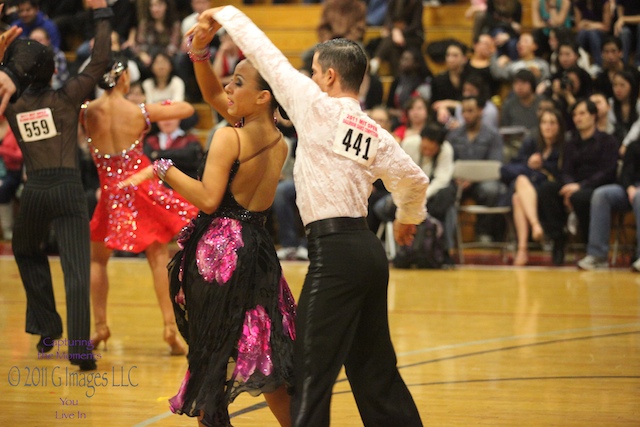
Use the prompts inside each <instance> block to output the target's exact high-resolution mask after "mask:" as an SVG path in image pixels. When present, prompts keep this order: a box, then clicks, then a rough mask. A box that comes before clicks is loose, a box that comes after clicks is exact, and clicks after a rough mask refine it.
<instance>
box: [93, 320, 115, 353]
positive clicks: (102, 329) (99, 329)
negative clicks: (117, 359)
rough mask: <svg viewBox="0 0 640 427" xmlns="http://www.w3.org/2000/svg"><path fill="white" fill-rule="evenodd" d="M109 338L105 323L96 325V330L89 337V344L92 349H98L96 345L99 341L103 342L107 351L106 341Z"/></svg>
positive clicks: (109, 334)
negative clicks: (91, 345)
mask: <svg viewBox="0 0 640 427" xmlns="http://www.w3.org/2000/svg"><path fill="white" fill-rule="evenodd" d="M110 336H111V331H110V330H109V327H108V326H107V324H106V322H100V323H96V330H95V332H94V333H93V335H91V343H92V344H93V348H98V344H100V342H101V341H104V349H105V350H106V349H107V340H108V339H109V337H110Z"/></svg>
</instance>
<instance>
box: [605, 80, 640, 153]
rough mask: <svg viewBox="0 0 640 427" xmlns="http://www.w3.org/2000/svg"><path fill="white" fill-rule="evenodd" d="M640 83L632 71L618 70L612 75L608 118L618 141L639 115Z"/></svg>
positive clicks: (622, 138) (623, 137) (624, 136)
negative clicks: (639, 97)
mask: <svg viewBox="0 0 640 427" xmlns="http://www.w3.org/2000/svg"><path fill="white" fill-rule="evenodd" d="M639 94H640V84H638V81H637V80H636V78H635V76H634V75H633V74H632V73H629V72H627V71H620V72H618V73H616V75H615V76H614V77H613V98H611V100H610V104H611V110H610V111H609V120H610V121H611V122H612V123H613V125H614V127H615V133H614V135H615V137H616V139H617V140H618V142H620V141H622V140H624V139H625V138H626V137H627V134H628V133H629V131H630V130H631V127H632V126H633V124H634V123H635V122H636V121H637V120H638V118H639V117H640V100H639V99H638V95H639Z"/></svg>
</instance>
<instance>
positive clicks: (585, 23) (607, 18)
mask: <svg viewBox="0 0 640 427" xmlns="http://www.w3.org/2000/svg"><path fill="white" fill-rule="evenodd" d="M573 19H574V22H575V23H576V24H575V30H576V31H577V32H578V44H579V45H580V46H581V47H582V48H584V49H588V50H589V52H590V53H591V58H592V59H593V62H594V63H596V64H598V65H602V56H601V54H600V53H601V52H602V41H603V40H604V38H605V37H606V36H607V34H609V31H611V3H610V2H609V0H600V1H593V0H574V4H573Z"/></svg>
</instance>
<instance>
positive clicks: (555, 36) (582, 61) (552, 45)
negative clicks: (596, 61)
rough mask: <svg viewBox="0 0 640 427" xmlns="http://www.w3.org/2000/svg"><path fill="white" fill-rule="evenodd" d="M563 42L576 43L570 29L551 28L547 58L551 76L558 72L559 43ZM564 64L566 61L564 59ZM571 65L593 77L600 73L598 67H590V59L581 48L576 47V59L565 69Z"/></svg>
mask: <svg viewBox="0 0 640 427" xmlns="http://www.w3.org/2000/svg"><path fill="white" fill-rule="evenodd" d="M564 41H570V42H574V43H577V41H576V37H575V34H574V33H573V31H572V30H571V28H567V27H553V28H551V30H549V49H551V56H550V57H549V69H550V70H551V74H552V75H553V74H556V73H557V72H558V53H559V49H560V43H562V42H564ZM565 62H566V59H565ZM571 65H578V66H579V67H580V68H582V69H583V70H586V71H587V72H589V74H590V75H592V76H593V77H595V76H596V75H597V74H598V72H600V67H599V66H598V65H594V66H592V65H591V57H590V56H589V54H588V53H587V52H586V51H585V50H584V49H583V48H581V47H578V59H577V61H576V63H575V64H569V65H567V66H566V67H565V68H569V66H571Z"/></svg>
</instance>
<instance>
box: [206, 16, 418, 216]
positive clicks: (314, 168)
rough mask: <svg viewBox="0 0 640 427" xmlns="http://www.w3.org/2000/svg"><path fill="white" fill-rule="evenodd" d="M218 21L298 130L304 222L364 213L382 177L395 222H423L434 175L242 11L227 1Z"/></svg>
mask: <svg viewBox="0 0 640 427" xmlns="http://www.w3.org/2000/svg"><path fill="white" fill-rule="evenodd" d="M215 19H216V20H217V21H218V22H219V23H220V24H221V25H222V26H223V27H224V29H225V30H226V31H227V32H228V33H229V34H230V35H231V37H232V38H233V40H234V41H235V42H236V44H237V45H238V47H239V48H240V49H241V50H242V52H243V53H244V54H245V56H246V57H247V58H248V59H249V60H250V61H251V63H252V64H253V65H254V66H255V67H256V68H257V70H258V71H259V72H260V74H261V75H262V77H263V78H264V79H265V80H266V81H267V82H268V83H269V85H270V86H271V88H272V89H273V92H274V94H275V96H276V99H277V100H278V102H279V103H280V105H282V107H283V108H284V109H285V111H286V112H287V114H288V115H289V118H290V119H291V121H292V122H293V124H294V126H295V128H296V131H297V133H298V147H297V150H296V162H295V166H294V181H295V185H296V194H297V198H296V202H297V205H298V209H299V210H300V216H301V218H302V221H303V223H304V224H305V225H306V224H309V223H311V222H313V221H317V220H321V219H327V218H335V217H366V216H367V201H368V198H369V194H370V193H371V189H372V184H373V182H374V181H375V180H376V179H378V178H381V179H382V181H383V182H384V185H385V187H386V188H387V189H388V190H389V191H390V192H391V193H392V195H393V200H394V202H395V204H396V206H398V210H397V212H396V218H397V219H398V221H400V222H402V223H405V224H419V223H421V222H422V221H423V220H424V218H425V216H426V209H425V200H426V192H427V186H428V183H429V178H427V176H426V175H425V174H424V172H423V171H422V170H421V169H420V168H419V167H418V166H417V165H416V164H415V163H414V162H413V161H412V160H411V158H410V157H409V156H408V155H407V154H406V153H405V152H404V151H403V150H402V148H401V147H400V145H399V144H398V143H397V142H396V140H395V139H394V138H393V137H392V136H391V135H390V134H389V133H388V132H387V131H385V130H383V129H382V128H380V126H378V125H377V124H376V123H375V122H374V121H373V120H372V119H370V118H369V117H368V116H367V115H366V114H365V113H364V112H363V111H362V109H361V108H360V104H359V102H358V101H357V100H356V99H353V98H348V97H345V98H335V97H329V96H328V95H327V94H326V93H324V92H323V91H322V90H321V89H320V88H319V86H318V85H317V84H316V83H314V82H313V80H311V79H310V78H308V77H306V76H304V75H303V74H301V73H299V72H298V70H296V69H295V68H294V67H293V66H292V65H291V64H290V63H289V61H287V58H286V57H285V56H284V55H283V54H282V53H281V52H280V51H279V50H278V49H277V48H276V47H275V46H274V45H273V43H271V41H270V40H269V39H268V38H267V36H266V35H265V34H264V33H263V32H262V31H260V29H258V27H256V26H255V24H253V22H251V20H250V19H249V18H248V17H247V16H246V15H245V14H244V13H242V12H241V11H240V10H238V9H237V8H235V7H233V6H226V7H224V8H223V9H221V10H220V11H219V12H218V13H217V14H216V15H215Z"/></svg>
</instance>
